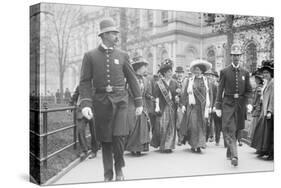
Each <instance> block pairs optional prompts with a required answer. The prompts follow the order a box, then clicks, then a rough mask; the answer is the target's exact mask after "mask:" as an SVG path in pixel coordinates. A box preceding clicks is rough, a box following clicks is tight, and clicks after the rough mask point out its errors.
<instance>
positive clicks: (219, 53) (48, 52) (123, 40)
mask: <svg viewBox="0 0 281 188" xmlns="http://www.w3.org/2000/svg"><path fill="white" fill-rule="evenodd" d="M29 24H30V25H29V27H30V28H29V30H30V33H29V34H30V36H29V39H30V41H29V48H30V50H29V52H30V54H29V58H30V72H29V75H30V83H29V84H30V85H29V88H30V89H29V139H30V140H29V144H30V148H29V149H30V151H29V160H30V161H29V166H30V181H31V182H33V183H35V184H39V185H62V184H77V183H78V184H80V183H95V182H100V183H101V182H102V183H103V182H115V181H128V180H134V181H135V180H146V179H159V178H178V177H192V176H207V175H208V176H209V175H223V174H237V173H253V172H273V171H274V117H275V113H274V72H275V71H274V64H275V62H274V17H271V16H256V15H255V16H252V15H242V14H226V13H212V12H192V11H188V9H186V11H179V10H162V9H150V8H135V7H127V8H125V7H116V6H101V5H83V4H80V5H78V4H62V3H39V4H34V5H31V6H30V7H29Z"/></svg>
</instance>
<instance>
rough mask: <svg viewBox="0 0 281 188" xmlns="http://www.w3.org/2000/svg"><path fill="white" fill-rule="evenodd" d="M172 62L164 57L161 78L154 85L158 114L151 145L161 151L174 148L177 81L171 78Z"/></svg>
mask: <svg viewBox="0 0 281 188" xmlns="http://www.w3.org/2000/svg"><path fill="white" fill-rule="evenodd" d="M172 67H173V62H172V60H170V59H165V60H164V61H163V62H162V63H161V66H160V69H159V71H158V72H159V73H160V74H161V78H160V79H159V80H158V81H157V84H156V87H155V92H154V95H155V101H156V102H155V103H156V104H155V106H156V107H155V112H156V113H157V114H158V116H157V120H156V122H155V127H154V131H153V135H152V140H151V143H150V144H151V146H153V147H155V148H158V147H159V146H160V151H161V152H163V153H171V152H172V149H174V148H175V139H176V119H175V113H176V111H175V109H176V105H175V100H176V95H177V92H176V90H177V89H178V84H177V82H176V81H175V80H174V79H172V74H173V72H172Z"/></svg>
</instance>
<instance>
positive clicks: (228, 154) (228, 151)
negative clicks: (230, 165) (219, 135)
mask: <svg viewBox="0 0 281 188" xmlns="http://www.w3.org/2000/svg"><path fill="white" fill-rule="evenodd" d="M226 158H227V160H230V159H231V154H230V150H229V149H227V150H226Z"/></svg>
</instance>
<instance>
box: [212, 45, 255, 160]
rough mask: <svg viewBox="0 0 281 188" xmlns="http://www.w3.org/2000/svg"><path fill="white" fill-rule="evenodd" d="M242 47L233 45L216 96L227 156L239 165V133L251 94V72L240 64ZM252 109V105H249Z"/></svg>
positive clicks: (222, 71)
mask: <svg viewBox="0 0 281 188" xmlns="http://www.w3.org/2000/svg"><path fill="white" fill-rule="evenodd" d="M241 54H242V52H241V47H240V45H238V44H233V45H232V46H231V60H232V63H231V65H229V66H227V67H226V68H224V69H223V70H221V72H220V78H219V85H218V91H217V97H216V114H217V116H219V117H221V116H222V130H223V133H224V135H225V141H226V144H227V154H226V155H227V158H228V159H231V164H232V165H233V166H237V165H238V153H237V145H236V142H237V133H238V131H240V130H242V129H244V127H245V118H246V113H247V112H246V104H247V103H248V98H249V97H250V95H251V89H252V88H251V85H250V80H249V72H248V71H246V70H245V69H243V68H242V67H241V66H240V64H239V63H240V57H241ZM247 108H248V110H249V111H250V108H251V106H250V105H248V106H247Z"/></svg>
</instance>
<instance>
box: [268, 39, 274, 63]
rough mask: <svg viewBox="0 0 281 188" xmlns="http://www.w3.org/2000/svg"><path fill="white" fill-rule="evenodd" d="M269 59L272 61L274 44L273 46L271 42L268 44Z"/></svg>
mask: <svg viewBox="0 0 281 188" xmlns="http://www.w3.org/2000/svg"><path fill="white" fill-rule="evenodd" d="M269 58H270V59H274V44H273V42H271V44H270V51H269Z"/></svg>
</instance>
